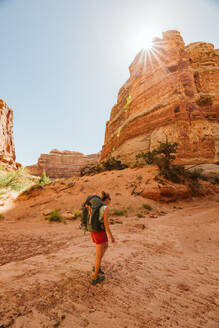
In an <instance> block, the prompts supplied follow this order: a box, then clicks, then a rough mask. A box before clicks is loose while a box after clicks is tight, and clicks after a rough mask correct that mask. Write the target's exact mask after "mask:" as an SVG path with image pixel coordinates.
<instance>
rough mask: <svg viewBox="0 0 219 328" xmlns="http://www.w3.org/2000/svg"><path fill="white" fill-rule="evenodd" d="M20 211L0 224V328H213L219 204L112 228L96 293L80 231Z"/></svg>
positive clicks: (218, 302)
mask: <svg viewBox="0 0 219 328" xmlns="http://www.w3.org/2000/svg"><path fill="white" fill-rule="evenodd" d="M31 201H32V200H31ZM21 205H23V207H22V206H21ZM17 206H18V205H17ZM19 206H20V207H19ZM19 206H18V208H17V209H16V207H14V208H13V211H12V210H11V212H8V213H9V214H10V215H8V217H6V219H5V220H3V221H1V222H0V265H1V266H0V327H1V328H3V327H4V328H5V327H16V328H21V327H24V328H36V327H40V328H43V327H45V328H47V327H66V328H67V327H68V328H73V327H74V328H81V327H87V328H94V327H96V328H102V327H104V328H111V327H114V328H117V327H118V328H135V327H136V328H137V327H138V328H145V327H148V328H155V327H156V328H157V327H165V328H170V327H173V328H175V327H180V328H182V327H184V328H198V327H205V328H218V327H219V251H218V250H219V195H214V196H209V197H206V198H201V199H200V198H199V199H195V200H190V201H184V202H177V203H171V204H169V205H165V204H159V211H158V208H156V211H155V210H153V211H152V212H153V213H154V214H153V215H151V213H146V214H145V217H143V218H137V217H136V216H131V217H122V218H119V220H117V223H115V224H114V225H112V226H111V229H112V231H113V233H114V235H115V238H116V243H115V244H111V245H110V247H109V250H108V252H107V253H106V256H105V259H104V261H103V269H104V270H105V273H106V280H105V281H104V282H103V283H101V284H100V285H97V286H92V285H91V284H90V279H91V268H92V265H93V260H94V255H95V247H94V244H93V243H92V242H91V239H90V236H89V234H88V233H87V234H85V235H84V233H83V232H82V231H81V230H80V229H79V221H78V220H77V221H74V222H72V221H68V222H67V224H63V223H52V224H51V223H48V222H46V221H44V220H43V219H41V218H38V217H35V214H33V217H32V216H31V215H30V212H29V216H28V217H24V213H26V212H27V209H26V208H25V205H24V203H22V204H20V203H19ZM28 206H29V205H28ZM21 208H23V218H22V219H20V220H17V215H18V216H19V217H20V215H22V210H21ZM34 208H35V207H32V210H33V209H34ZM29 209H31V208H30V207H29ZM19 211H20V212H19ZM12 213H14V216H13V215H12Z"/></svg>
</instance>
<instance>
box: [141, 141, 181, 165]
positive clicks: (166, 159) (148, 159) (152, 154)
mask: <svg viewBox="0 0 219 328" xmlns="http://www.w3.org/2000/svg"><path fill="white" fill-rule="evenodd" d="M176 149H177V143H176V142H174V143H169V142H168V141H166V142H159V146H158V147H157V148H156V149H153V150H152V151H149V152H146V153H144V152H141V153H139V154H137V155H136V163H137V164H138V161H139V159H141V160H142V162H143V163H144V164H147V165H151V164H155V165H157V166H158V168H159V169H160V170H164V169H167V168H169V167H170V163H171V161H172V160H174V159H175V158H176V157H175V155H173V154H174V153H176Z"/></svg>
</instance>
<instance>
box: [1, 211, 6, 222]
mask: <svg viewBox="0 0 219 328" xmlns="http://www.w3.org/2000/svg"><path fill="white" fill-rule="evenodd" d="M4 218H5V217H4V215H3V214H1V213H0V221H1V220H4Z"/></svg>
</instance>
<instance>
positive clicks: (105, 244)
mask: <svg viewBox="0 0 219 328" xmlns="http://www.w3.org/2000/svg"><path fill="white" fill-rule="evenodd" d="M102 245H104V246H103V249H102V254H101V261H102V258H103V256H104V254H105V252H106V250H107V248H108V242H106V243H104V244H102Z"/></svg>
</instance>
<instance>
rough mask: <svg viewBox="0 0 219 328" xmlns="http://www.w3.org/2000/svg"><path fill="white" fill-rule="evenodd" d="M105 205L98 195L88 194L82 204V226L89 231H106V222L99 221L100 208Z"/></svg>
mask: <svg viewBox="0 0 219 328" xmlns="http://www.w3.org/2000/svg"><path fill="white" fill-rule="evenodd" d="M103 205H105V204H104V202H103V201H102V199H101V198H100V197H99V196H97V195H91V196H88V197H87V199H86V201H85V203H84V204H83V205H82V218H81V228H82V229H84V230H86V231H89V232H98V231H104V230H105V227H104V224H103V223H101V222H100V221H99V214H100V208H101V207H102V206H103Z"/></svg>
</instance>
